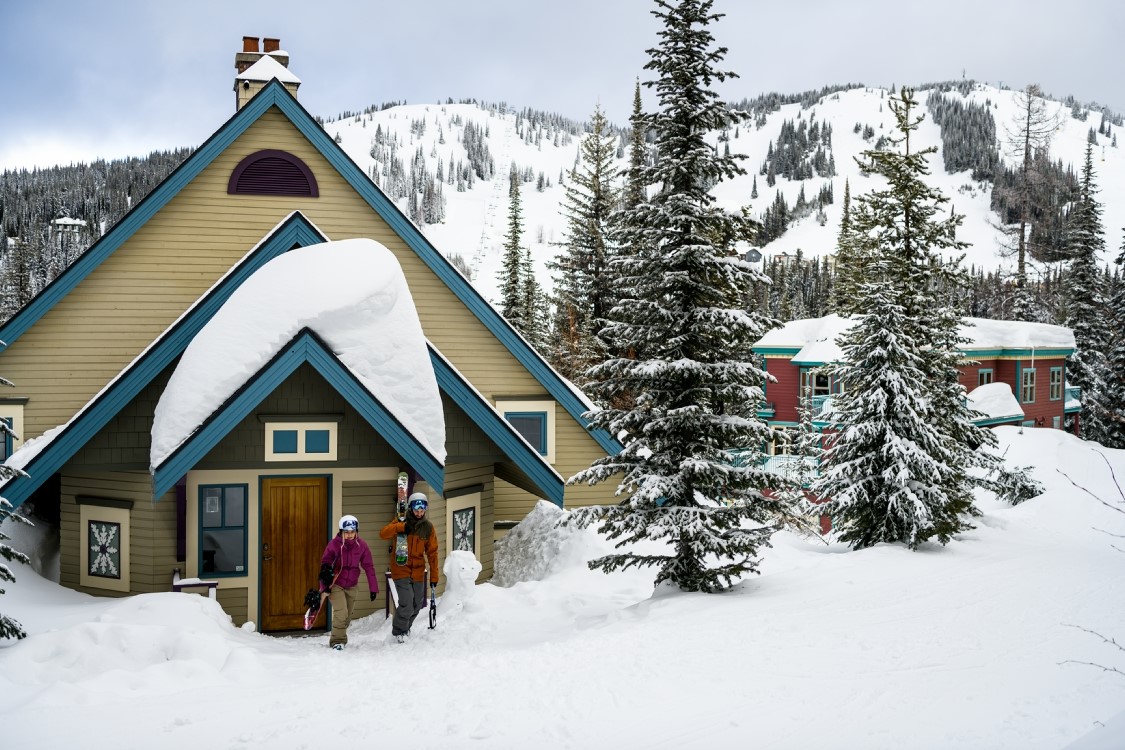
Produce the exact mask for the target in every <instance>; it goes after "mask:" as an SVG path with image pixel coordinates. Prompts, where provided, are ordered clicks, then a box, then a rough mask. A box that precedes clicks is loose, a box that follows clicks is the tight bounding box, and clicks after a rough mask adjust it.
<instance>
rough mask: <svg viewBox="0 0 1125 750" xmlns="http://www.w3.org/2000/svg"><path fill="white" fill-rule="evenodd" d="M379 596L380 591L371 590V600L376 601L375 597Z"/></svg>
mask: <svg viewBox="0 0 1125 750" xmlns="http://www.w3.org/2000/svg"><path fill="white" fill-rule="evenodd" d="M377 596H379V592H378V591H372V592H371V601H375V597H377Z"/></svg>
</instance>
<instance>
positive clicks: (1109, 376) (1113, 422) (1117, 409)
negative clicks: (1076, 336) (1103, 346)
mask: <svg viewBox="0 0 1125 750" xmlns="http://www.w3.org/2000/svg"><path fill="white" fill-rule="evenodd" d="M1114 262H1115V263H1116V264H1117V267H1118V270H1119V271H1125V237H1123V238H1122V241H1121V252H1120V253H1118V254H1117V258H1116V260H1115V261H1114ZM1107 317H1108V319H1109V329H1110V330H1111V331H1117V335H1116V336H1114V337H1113V340H1112V341H1110V342H1109V345H1108V350H1107V351H1106V367H1105V394H1104V396H1103V398H1102V402H1101V407H1102V410H1103V422H1104V430H1105V433H1104V436H1103V438H1102V444H1103V445H1105V446H1107V447H1109V448H1125V336H1122V335H1121V332H1122V331H1125V275H1122V274H1120V273H1119V274H1118V278H1117V283H1116V284H1115V285H1114V290H1113V296H1112V298H1111V299H1110V303H1109V311H1108V316H1107Z"/></svg>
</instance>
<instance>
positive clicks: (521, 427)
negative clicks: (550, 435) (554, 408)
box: [504, 411, 547, 456]
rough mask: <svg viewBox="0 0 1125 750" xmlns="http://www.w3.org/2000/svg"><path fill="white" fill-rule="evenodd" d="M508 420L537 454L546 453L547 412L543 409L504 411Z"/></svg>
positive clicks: (542, 454) (544, 454)
mask: <svg viewBox="0 0 1125 750" xmlns="http://www.w3.org/2000/svg"><path fill="white" fill-rule="evenodd" d="M504 419H506V420H507V421H508V424H510V425H511V426H512V427H513V428H515V430H516V432H518V433H519V434H520V435H522V436H523V439H524V440H526V441H527V442H528V443H530V444H531V447H532V448H534V449H535V450H537V451H539V455H541V456H546V455H547V412H545V411H506V412H504Z"/></svg>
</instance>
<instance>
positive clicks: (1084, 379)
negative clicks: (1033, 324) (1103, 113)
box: [1064, 143, 1110, 442]
mask: <svg viewBox="0 0 1125 750" xmlns="http://www.w3.org/2000/svg"><path fill="white" fill-rule="evenodd" d="M1097 193H1098V187H1097V185H1096V184H1095V183H1094V159H1093V146H1092V145H1090V144H1089V143H1087V144H1086V158H1085V160H1084V162H1083V166H1082V178H1081V183H1080V191H1079V196H1078V201H1077V202H1076V203H1075V205H1074V208H1073V209H1072V210H1071V213H1070V217H1069V219H1068V221H1067V229H1066V236H1067V252H1068V254H1069V256H1070V263H1069V265H1068V268H1067V273H1066V276H1065V277H1064V284H1065V290H1066V291H1065V294H1066V310H1067V315H1066V325H1067V326H1068V327H1069V328H1070V329H1071V330H1072V331H1074V345H1075V351H1074V355H1073V356H1072V357H1071V359H1070V364H1069V367H1068V368H1067V369H1068V373H1067V379H1068V381H1069V382H1070V383H1071V384H1072V385H1076V386H1078V387H1080V388H1081V389H1082V421H1081V424H1082V435H1083V437H1086V438H1088V439H1090V440H1096V441H1098V442H1101V441H1102V440H1104V439H1105V422H1104V419H1103V415H1104V408H1103V407H1102V406H1101V404H1100V401H1101V399H1102V397H1103V394H1104V391H1105V374H1106V373H1105V370H1106V364H1105V352H1104V350H1103V347H1105V345H1106V343H1107V342H1108V341H1109V339H1110V331H1109V328H1108V327H1107V326H1106V299H1105V284H1104V279H1103V278H1102V275H1101V272H1100V271H1099V270H1098V261H1099V258H1100V257H1101V253H1102V251H1103V250H1104V249H1105V233H1104V231H1103V229H1102V219H1101V216H1102V207H1101V203H1099V202H1098V200H1097V198H1096V197H1095V196H1096V195H1097Z"/></svg>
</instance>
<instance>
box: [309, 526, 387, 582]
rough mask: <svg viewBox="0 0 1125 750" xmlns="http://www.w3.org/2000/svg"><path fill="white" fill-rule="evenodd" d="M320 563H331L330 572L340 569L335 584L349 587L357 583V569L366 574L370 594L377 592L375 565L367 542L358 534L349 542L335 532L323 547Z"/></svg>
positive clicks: (377, 579) (377, 580)
mask: <svg viewBox="0 0 1125 750" xmlns="http://www.w3.org/2000/svg"><path fill="white" fill-rule="evenodd" d="M320 564H321V565H331V566H332V572H333V574H335V572H336V571H340V575H339V576H337V578H336V584H335V585H336V586H339V587H340V588H343V589H350V588H351V587H352V586H355V585H356V584H357V583H359V569H360V568H361V567H362V568H363V572H364V573H366V574H367V586H368V588H369V589H370V590H371V593H372V594H378V593H379V578H378V577H377V576H376V575H375V566H374V565H373V564H372V562H371V550H370V549H369V548H368V547H367V542H365V541H363V540H362V539H360V538H359V537H358V536H356V538H355V539H354V540H352V541H350V542H346V543H345V542H344V537H343V536H342V535H341V534H340V533H337V534H336V536H334V537H332V540H331V541H329V542H328V546H327V547H325V548H324V554H323V555H321V556H320Z"/></svg>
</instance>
